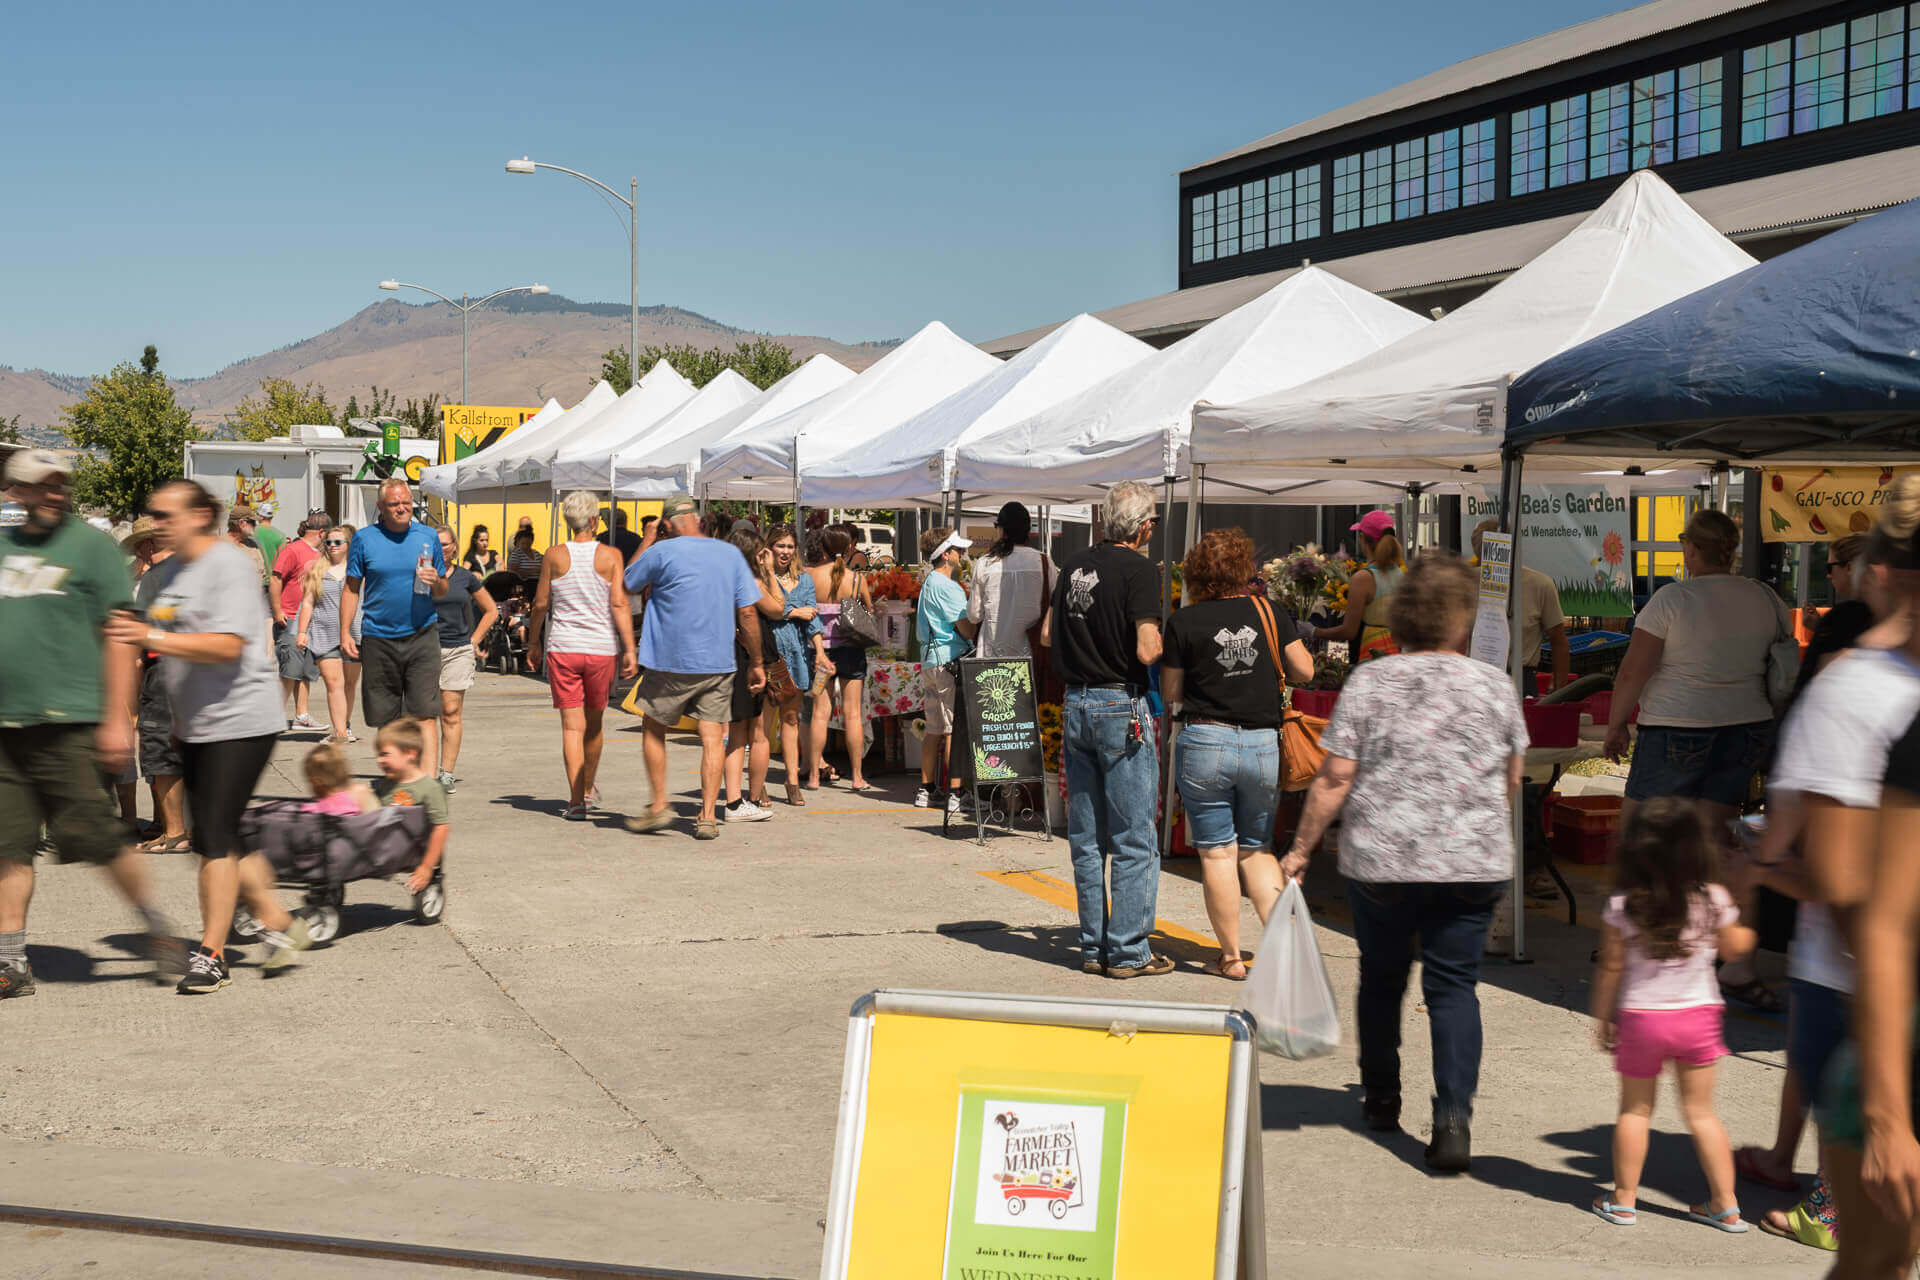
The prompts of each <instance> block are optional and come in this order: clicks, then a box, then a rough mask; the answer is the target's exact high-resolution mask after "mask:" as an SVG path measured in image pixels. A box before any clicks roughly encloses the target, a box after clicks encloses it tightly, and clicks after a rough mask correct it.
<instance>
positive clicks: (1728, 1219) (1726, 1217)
mask: <svg viewBox="0 0 1920 1280" xmlns="http://www.w3.org/2000/svg"><path fill="white" fill-rule="evenodd" d="M1687 1221H1689V1222H1698V1223H1702V1224H1704V1225H1706V1226H1709V1227H1712V1228H1713V1229H1714V1230H1715V1231H1724V1232H1726V1233H1727V1234H1728V1235H1732V1236H1738V1235H1745V1234H1746V1231H1747V1224H1746V1223H1744V1222H1742V1221H1740V1206H1739V1205H1737V1204H1734V1205H1728V1206H1727V1207H1726V1208H1724V1209H1722V1210H1721V1211H1720V1212H1718V1213H1714V1212H1713V1211H1712V1210H1711V1209H1709V1208H1708V1207H1707V1206H1706V1205H1704V1204H1692V1205H1688V1206H1687Z"/></svg>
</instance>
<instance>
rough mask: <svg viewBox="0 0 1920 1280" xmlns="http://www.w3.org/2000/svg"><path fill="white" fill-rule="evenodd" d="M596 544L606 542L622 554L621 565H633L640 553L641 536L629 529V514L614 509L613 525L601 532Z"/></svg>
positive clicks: (616, 508)
mask: <svg viewBox="0 0 1920 1280" xmlns="http://www.w3.org/2000/svg"><path fill="white" fill-rule="evenodd" d="M594 541H595V542H604V543H605V544H606V545H608V546H610V547H612V548H613V549H614V550H615V551H618V552H619V553H620V563H621V564H623V565H625V564H632V563H633V558H634V556H636V555H637V554H639V551H640V535H639V534H637V533H635V532H634V531H633V530H631V529H629V528H627V513H626V512H624V511H622V510H621V509H620V508H618V507H615V508H614V509H613V523H612V524H611V525H608V526H605V527H603V528H602V529H601V530H600V536H599V537H597V538H595V539H594Z"/></svg>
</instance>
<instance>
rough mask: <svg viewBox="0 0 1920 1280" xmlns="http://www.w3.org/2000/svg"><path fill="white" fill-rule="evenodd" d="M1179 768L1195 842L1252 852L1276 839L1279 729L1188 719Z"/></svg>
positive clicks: (1204, 847)
mask: <svg viewBox="0 0 1920 1280" xmlns="http://www.w3.org/2000/svg"><path fill="white" fill-rule="evenodd" d="M1174 770H1175V772H1174V779H1175V782H1176V784H1177V785H1178V786H1179V788H1180V802H1181V803H1182V804H1183V805H1185V806H1186V810H1187V828H1188V830H1189V831H1190V832H1192V835H1193V847H1194V848H1196V849H1200V850H1203V851H1204V850H1207V849H1222V848H1225V847H1226V846H1228V845H1234V844H1237V845H1239V846H1240V852H1242V853H1252V852H1257V851H1259V850H1263V849H1266V848H1269V847H1270V846H1271V845H1272V844H1273V805H1274V794H1275V791H1276V788H1277V787H1278V786H1279V782H1280V736H1279V734H1278V733H1277V732H1275V731H1274V730H1272V729H1238V728H1235V727H1233V726H1232V725H1224V724H1189V725H1183V726H1181V729H1180V740H1179V743H1178V745H1177V746H1176V747H1175V751H1174Z"/></svg>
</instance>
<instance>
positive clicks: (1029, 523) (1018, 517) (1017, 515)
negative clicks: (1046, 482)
mask: <svg viewBox="0 0 1920 1280" xmlns="http://www.w3.org/2000/svg"><path fill="white" fill-rule="evenodd" d="M993 527H994V528H996V529H999V530H1000V531H1001V532H1003V533H1005V534H1006V535H1007V536H1008V537H1009V538H1013V539H1015V540H1016V541H1017V540H1019V539H1021V538H1024V537H1026V536H1027V535H1028V534H1030V533H1032V532H1033V515H1032V513H1030V512H1029V511H1028V510H1027V509H1026V507H1025V506H1023V505H1022V504H1020V503H1018V502H1009V503H1008V504H1007V505H1006V506H1004V507H1002V508H1000V514H999V515H997V516H995V517H994V518H993Z"/></svg>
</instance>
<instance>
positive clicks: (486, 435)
mask: <svg viewBox="0 0 1920 1280" xmlns="http://www.w3.org/2000/svg"><path fill="white" fill-rule="evenodd" d="M440 412H441V421H442V422H443V423H445V424H446V430H445V431H444V432H442V433H441V434H442V438H443V439H444V441H445V445H444V446H443V449H442V453H441V458H440V460H441V461H442V462H457V461H459V460H460V459H461V458H464V457H466V456H467V455H468V454H470V453H477V452H478V451H479V450H481V449H484V448H486V447H487V446H488V445H490V444H492V443H493V442H494V441H496V440H498V439H499V438H500V437H501V436H503V435H506V434H507V433H508V432H509V431H512V430H514V429H515V428H516V427H518V426H520V424H521V423H523V422H525V421H526V420H527V419H528V418H531V417H532V416H533V415H534V414H536V413H538V412H540V410H539V409H538V408H533V409H523V408H519V407H517V406H513V405H498V404H449V405H442V406H441V409H440Z"/></svg>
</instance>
